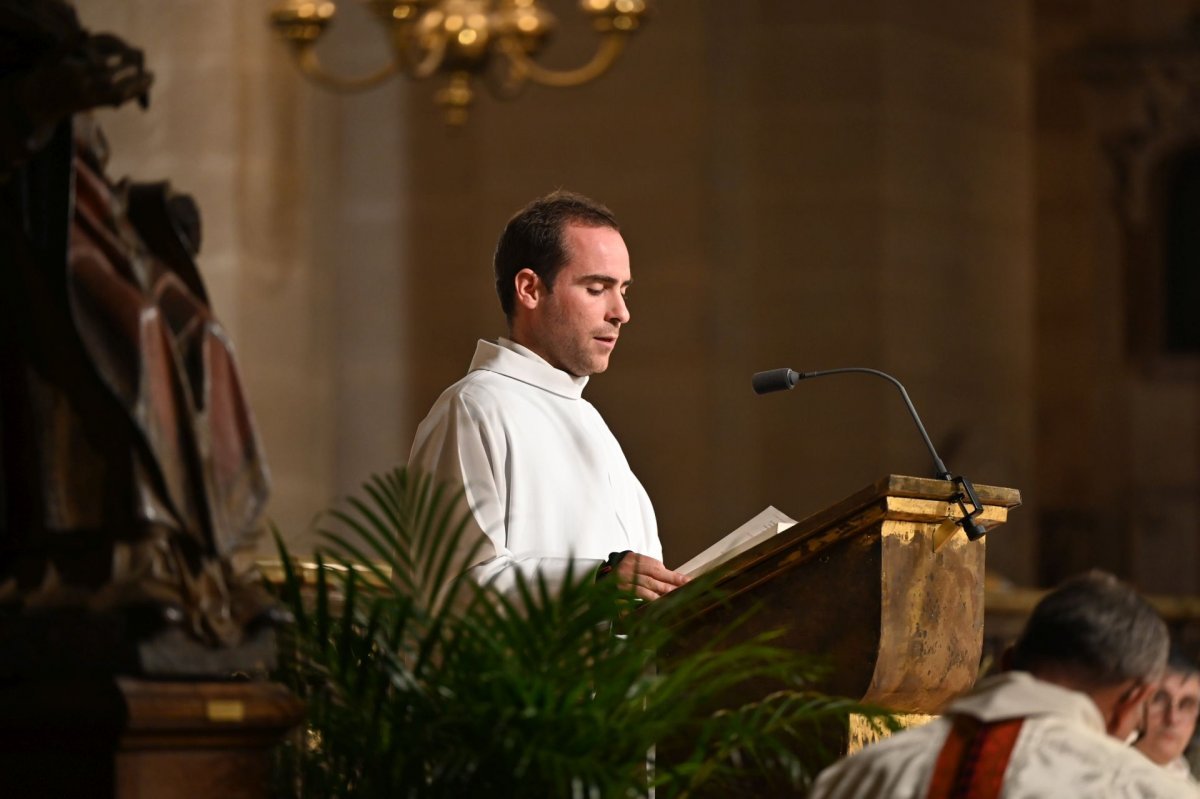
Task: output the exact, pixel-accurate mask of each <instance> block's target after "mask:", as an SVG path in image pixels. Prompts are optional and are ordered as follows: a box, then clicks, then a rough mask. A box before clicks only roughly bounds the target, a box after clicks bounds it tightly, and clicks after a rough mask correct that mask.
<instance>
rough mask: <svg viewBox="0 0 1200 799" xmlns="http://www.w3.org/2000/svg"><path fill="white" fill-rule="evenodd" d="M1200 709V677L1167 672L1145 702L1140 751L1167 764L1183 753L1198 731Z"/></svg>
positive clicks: (1158, 761)
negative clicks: (1193, 733) (1197, 716)
mask: <svg viewBox="0 0 1200 799" xmlns="http://www.w3.org/2000/svg"><path fill="white" fill-rule="evenodd" d="M1197 710H1200V674H1188V675H1183V674H1180V673H1179V672H1177V671H1168V672H1167V674H1166V676H1165V677H1163V679H1162V682H1161V683H1160V684H1159V686H1158V688H1157V689H1156V690H1155V692H1154V693H1153V694H1151V695H1150V700H1149V701H1148V702H1147V703H1146V724H1145V727H1146V732H1145V734H1144V735H1143V736H1142V737H1141V738H1140V739H1138V742H1137V748H1138V749H1140V750H1141V751H1142V753H1143V754H1145V755H1146V757H1148V758H1150V759H1151V760H1153V761H1154V762H1155V763H1158V764H1160V765H1166V764H1167V763H1170V762H1171V761H1172V760H1174V759H1175V758H1177V757H1179V756H1180V755H1181V754H1183V750H1184V749H1185V748H1187V745H1188V741H1190V740H1191V739H1192V732H1193V731H1194V730H1195V728H1196V712H1197Z"/></svg>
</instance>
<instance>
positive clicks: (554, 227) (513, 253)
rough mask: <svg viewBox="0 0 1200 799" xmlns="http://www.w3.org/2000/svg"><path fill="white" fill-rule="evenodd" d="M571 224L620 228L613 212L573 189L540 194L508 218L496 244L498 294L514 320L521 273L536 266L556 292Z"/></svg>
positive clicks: (536, 269) (494, 262) (565, 258)
mask: <svg viewBox="0 0 1200 799" xmlns="http://www.w3.org/2000/svg"><path fill="white" fill-rule="evenodd" d="M568 224H575V225H583V226H584V227H607V228H612V229H613V230H620V228H619V227H618V226H617V218H616V217H615V216H614V215H613V212H612V211H610V210H608V209H607V208H605V207H604V206H603V205H601V204H600V203H598V202H596V201H595V200H591V199H589V198H587V197H584V196H583V195H582V194H576V193H574V192H570V191H562V190H559V191H555V192H551V193H550V194H547V195H546V196H545V197H539V198H537V199H536V200H534V201H533V202H531V203H530V204H529V205H527V206H525V207H524V208H522V209H521V210H520V211H518V212H517V213H516V215H515V216H513V218H512V219H510V220H508V224H507V225H505V226H504V232H503V233H501V234H500V241H499V242H497V243H496V257H495V259H494V261H493V264H494V266H495V270H496V293H497V294H498V295H499V296H500V307H501V308H502V309H504V315H505V316H506V317H507V318H508V319H509V320H510V321H511V320H512V317H513V304H514V302H515V300H514V295H515V293H516V289H515V286H514V284H513V280H514V278H515V277H516V276H517V272H520V271H521V270H522V269H526V268H528V269H532V270H533V271H534V273H536V274H537V276H538V277H539V278H541V280H542V282H543V283H545V284H546V288H548V289H550V290H551V291H553V289H554V278H555V276H556V275H557V274H558V272H559V270H560V269H562V268H563V266H564V265H565V264H566V262H567V258H568V255H569V254H568V253H567V246H566V241H565V237H564V235H563V233H564V229H565V228H566V226H567V225H568Z"/></svg>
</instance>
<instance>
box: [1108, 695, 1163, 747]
mask: <svg viewBox="0 0 1200 799" xmlns="http://www.w3.org/2000/svg"><path fill="white" fill-rule="evenodd" d="M1153 690H1154V685H1152V684H1149V683H1144V682H1140V681H1137V682H1132V683H1131V685H1130V686H1129V688H1127V689H1126V690H1125V691H1124V692H1123V693H1122V694H1121V696H1120V697H1118V698H1117V701H1116V702H1115V703H1114V704H1113V709H1112V714H1111V716H1110V717H1109V719H1108V732H1109V734H1110V735H1112V736H1114V737H1115V738H1118V739H1120V740H1124V739H1125V738H1127V737H1128V736H1129V735H1131V734H1132V733H1133V732H1134V731H1136V730H1137V729H1138V727H1139V725H1141V724H1142V723H1143V721H1144V720H1145V717H1146V714H1145V707H1146V700H1148V699H1149V698H1150V692H1151V691H1153Z"/></svg>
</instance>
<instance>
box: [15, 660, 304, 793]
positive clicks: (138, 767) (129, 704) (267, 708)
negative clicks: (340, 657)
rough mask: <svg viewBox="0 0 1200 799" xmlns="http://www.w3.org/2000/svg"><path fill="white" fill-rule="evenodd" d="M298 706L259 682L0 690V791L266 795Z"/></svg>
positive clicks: (118, 682)
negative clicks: (275, 756) (275, 749)
mask: <svg viewBox="0 0 1200 799" xmlns="http://www.w3.org/2000/svg"><path fill="white" fill-rule="evenodd" d="M302 717H303V706H302V704H301V703H300V701H299V700H297V699H295V698H294V697H293V696H292V695H291V694H290V693H288V691H287V690H286V689H285V688H283V687H282V686H280V685H276V684H273V683H268V682H259V681H246V682H199V681H190V680H187V681H184V680H180V681H156V680H145V679H132V678H124V677H117V678H112V677H104V678H86V677H75V678H64V679H45V680H35V679H22V680H17V681H10V682H8V683H6V684H5V685H4V686H3V687H0V719H3V724H0V796H4V797H6V799H7V798H11V799H24V797H30V799H32V798H33V797H37V798H38V799H46V798H47V797H87V798H88V799H109V797H111V799H201V798H202V797H203V799H212V798H213V797H219V799H266V798H267V797H269V796H270V792H269V771H270V751H271V747H272V746H274V745H275V744H277V743H278V742H279V741H280V739H281V738H282V737H283V735H284V734H285V733H286V732H287V731H288V730H289V729H291V728H292V727H294V726H295V725H296V724H298V723H299V722H300V720H301V719H302Z"/></svg>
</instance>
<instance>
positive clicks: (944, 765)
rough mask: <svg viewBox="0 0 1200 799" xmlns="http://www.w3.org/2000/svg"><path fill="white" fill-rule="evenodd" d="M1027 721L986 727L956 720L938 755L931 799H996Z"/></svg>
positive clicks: (966, 718) (975, 721)
mask: <svg viewBox="0 0 1200 799" xmlns="http://www.w3.org/2000/svg"><path fill="white" fill-rule="evenodd" d="M1024 721H1025V720H1024V719H1019V718H1018V719H1006V720H1004V721H997V722H992V723H987V724H985V723H983V722H981V721H979V720H978V719H975V718H972V717H970V716H956V717H955V719H954V724H953V726H952V727H951V728H950V734H949V735H948V736H946V743H945V744H943V745H942V751H941V753H940V754H938V759H937V763H936V765H935V766H934V769H933V779H932V780H931V781H930V784H929V794H928V799H968V798H969V799H996V798H997V797H999V796H1000V790H1001V789H1002V788H1003V787H1004V772H1005V771H1007V770H1008V761H1009V758H1011V757H1012V752H1013V748H1014V747H1015V746H1016V744H1017V736H1019V735H1020V734H1021V725H1022V724H1023V723H1024Z"/></svg>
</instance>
